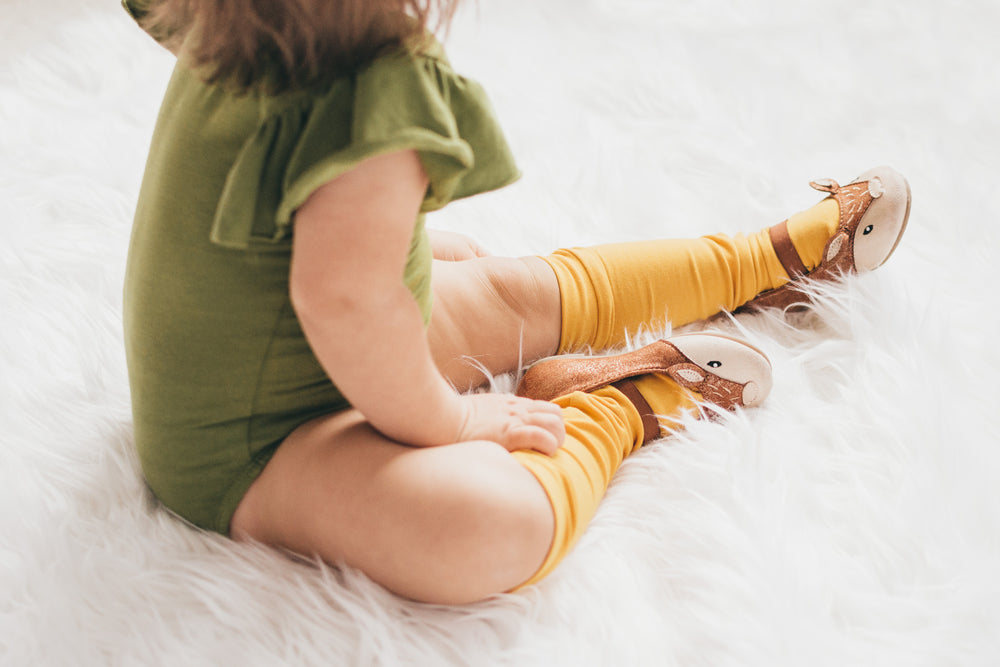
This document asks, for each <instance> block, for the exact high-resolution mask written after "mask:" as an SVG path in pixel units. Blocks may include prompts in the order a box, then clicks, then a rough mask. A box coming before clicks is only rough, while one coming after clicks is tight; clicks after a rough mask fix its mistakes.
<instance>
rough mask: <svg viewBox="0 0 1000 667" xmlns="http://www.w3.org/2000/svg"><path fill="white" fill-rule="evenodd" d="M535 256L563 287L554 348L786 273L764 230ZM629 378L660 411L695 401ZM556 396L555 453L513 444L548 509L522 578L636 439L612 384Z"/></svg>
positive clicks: (682, 311) (591, 503)
mask: <svg viewBox="0 0 1000 667" xmlns="http://www.w3.org/2000/svg"><path fill="white" fill-rule="evenodd" d="M820 236H821V235H820ZM817 239H818V240H817V241H816V243H820V242H821V241H822V239H821V238H818V237H817ZM816 243H814V244H813V245H816ZM821 251H822V245H819V252H821ZM800 254H803V253H800ZM812 254H816V253H815V252H814V253H812ZM543 259H545V261H546V262H547V263H548V264H549V266H551V267H552V270H553V271H554V272H555V274H556V278H557V280H558V283H559V288H560V293H561V299H562V335H561V340H560V345H559V351H560V352H568V351H573V350H579V349H583V348H591V349H603V348H608V347H613V346H616V345H620V344H622V343H623V342H625V340H626V337H627V336H628V335H629V334H631V333H634V332H636V331H637V330H638V329H639V328H640V327H643V326H648V327H652V328H654V329H657V328H663V327H664V326H665V325H666V324H667V323H668V322H669V323H670V324H672V325H674V326H681V325H684V324H687V323H690V322H694V321H696V320H700V319H704V318H707V317H710V316H712V315H714V314H716V313H718V312H719V311H723V310H728V311H731V310H735V309H736V308H737V307H739V306H740V305H742V304H743V303H745V302H747V301H749V300H750V299H751V298H753V297H754V296H756V295H757V294H759V293H760V292H762V291H764V290H768V289H773V288H775V287H778V286H780V285H781V284H783V283H784V282H786V281H787V280H788V275H787V274H786V273H785V270H784V268H782V266H781V263H780V262H779V261H778V258H777V256H776V255H775V253H774V250H773V248H772V247H771V242H770V239H769V236H768V232H767V230H764V231H761V232H759V233H756V234H751V235H748V236H743V235H738V236H735V237H728V236H723V235H715V236H706V237H702V238H699V239H691V240H681V241H673V240H671V241H655V242H645V241H644V242H637V243H623V244H614V245H604V246H598V247H594V248H574V249H571V250H559V251H557V252H556V253H554V254H553V255H550V256H548V257H545V258H543ZM817 261H818V260H817ZM637 386H638V389H639V391H640V393H642V395H643V397H644V398H645V399H646V400H647V401H648V402H649V403H650V406H651V407H652V408H653V410H654V411H655V412H656V413H657V414H658V415H665V416H668V417H669V416H670V415H674V414H678V413H679V412H680V411H682V410H684V409H685V408H688V407H690V406H692V405H693V403H694V401H695V400H697V396H693V395H692V394H691V393H690V392H687V391H686V390H684V389H682V388H681V387H679V386H678V385H677V384H676V383H674V382H672V381H671V380H670V379H668V378H665V377H659V376H647V377H645V378H642V379H640V380H639V382H637ZM555 402H556V403H557V404H559V405H560V406H561V407H562V408H563V417H564V419H565V422H566V440H565V442H564V444H563V446H562V447H561V448H560V449H559V450H558V451H557V452H556V454H555V455H553V456H546V455H544V454H540V453H538V452H534V451H518V452H515V453H514V456H515V457H517V459H518V460H519V461H520V462H521V463H522V464H523V465H524V466H525V467H526V468H527V469H528V470H530V471H531V473H532V474H533V475H534V476H535V477H536V478H537V479H538V481H539V483H540V484H541V485H542V487H543V488H544V489H545V492H546V494H547V495H548V498H549V501H550V502H551V504H552V511H553V515H554V517H555V535H554V537H553V540H552V545H551V547H550V550H549V553H548V556H547V557H546V559H545V562H544V563H543V564H542V566H541V568H540V569H539V570H538V572H537V573H536V574H535V575H534V576H533V577H532V578H531V579H529V580H528V581H527V582H525V584H524V585H527V584H531V583H534V582H537V581H539V580H540V579H542V578H543V577H545V576H546V575H547V574H549V573H550V572H551V571H552V570H553V569H554V568H555V566H556V565H557V564H558V563H559V562H560V561H561V560H562V558H563V557H564V556H565V555H566V553H568V552H569V550H570V549H571V548H572V547H573V545H574V544H575V543H576V541H577V540H578V539H579V538H580V535H581V534H582V533H583V531H584V530H585V528H586V526H587V524H588V523H589V522H590V519H591V518H592V517H593V516H594V513H595V512H596V511H597V505H598V503H599V502H600V500H601V498H603V496H604V494H605V492H606V491H607V488H608V484H609V483H610V481H611V477H612V475H614V473H615V471H616V470H617V469H618V467H619V466H620V465H621V463H622V461H623V460H624V459H625V457H626V456H628V455H629V454H630V453H631V452H633V451H634V450H635V449H637V448H638V447H639V446H640V444H641V443H642V439H643V426H642V422H641V420H640V417H639V414H638V412H637V411H636V409H635V408H634V407H633V406H632V403H631V402H630V401H629V400H628V399H627V398H626V397H625V396H624V395H623V394H622V393H621V392H619V391H618V390H617V389H615V388H613V387H606V388H603V389H599V390H596V391H593V392H590V393H580V392H576V393H573V394H570V395H568V396H564V397H561V398H558V399H556V401H555Z"/></svg>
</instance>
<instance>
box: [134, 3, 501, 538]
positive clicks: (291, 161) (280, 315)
mask: <svg viewBox="0 0 1000 667" xmlns="http://www.w3.org/2000/svg"><path fill="white" fill-rule="evenodd" d="M133 9H134V8H133ZM403 149H415V150H416V151H417V152H418V154H419V156H420V159H421V162H422V164H423V166H424V169H425V170H426V172H427V175H428V177H429V179H430V186H429V188H428V190H427V194H426V197H425V199H424V202H423V206H422V212H426V211H430V210H434V209H438V208H440V207H442V206H444V205H445V204H447V203H448V202H449V201H452V200H454V199H457V198H460V197H467V196H470V195H473V194H476V193H479V192H484V191H486V190H491V189H495V188H499V187H502V186H504V185H506V184H508V183H510V182H512V181H513V180H515V179H516V178H517V176H518V172H517V170H516V168H515V167H514V163H513V160H512V158H511V155H510V151H509V149H508V147H507V144H506V142H505V141H504V139H503V136H502V134H501V133H500V130H499V128H498V126H497V123H496V121H495V119H494V116H493V113H492V111H491V109H490V106H489V103H488V101H487V100H486V97H485V94H484V93H483V91H482V89H481V88H480V87H479V86H478V85H477V84H475V83H474V82H471V81H469V80H468V79H465V78H463V77H461V76H459V75H457V74H455V72H454V71H453V70H452V69H451V67H450V65H449V64H448V62H447V60H446V59H445V57H444V54H443V52H442V51H441V49H440V47H439V46H437V45H436V44H435V45H432V46H430V47H427V48H425V49H424V50H422V51H421V52H420V53H414V52H412V51H410V50H402V49H401V50H399V51H398V52H396V53H393V54H390V55H385V56H382V57H380V58H378V59H377V60H375V61H373V62H371V63H370V64H368V65H367V66H365V67H364V68H362V69H361V70H359V71H357V72H355V73H354V74H353V75H350V76H345V77H341V78H339V79H336V80H334V81H332V82H329V83H326V84H324V85H322V86H317V87H314V88H310V89H304V90H296V91H292V92H287V93H283V94H279V95H266V94H263V93H259V92H253V91H251V92H249V93H244V94H239V93H237V92H235V91H233V90H231V89H230V88H228V87H227V86H226V85H223V84H217V85H208V84H205V83H204V82H203V81H202V80H201V79H200V78H199V77H198V76H197V75H196V73H195V72H194V71H193V69H191V68H190V67H189V66H188V64H187V63H186V61H185V58H184V56H183V55H182V56H181V58H180V59H179V61H178V63H177V66H176V68H175V70H174V74H173V76H172V78H171V80H170V83H169V86H168V88H167V91H166V95H165V98H164V101H163V105H162V108H161V111H160V116H159V119H158V121H157V125H156V130H155V133H154V136H153V140H152V145H151V147H150V152H149V160H148V162H147V165H146V171H145V176H144V178H143V183H142V189H141V192H140V195H139V202H138V206H137V209H136V214H135V224H134V227H133V232H132V240H131V245H130V249H129V257H128V267H127V273H126V279H125V303H124V314H125V343H126V353H127V357H128V367H129V381H130V385H131V392H132V409H133V415H134V420H135V439H136V446H137V448H138V451H139V456H140V460H141V462H142V468H143V472H144V474H145V476H146V480H147V481H148V483H149V485H150V487H151V488H152V490H153V492H154V493H155V494H156V495H157V496H158V497H159V498H160V500H161V501H162V502H163V503H164V504H165V505H166V506H167V507H169V508H170V509H171V510H173V511H174V512H175V513H177V514H178V515H180V516H181V517H183V518H185V519H187V520H188V521H190V522H192V523H193V524H195V525H197V526H200V527H202V528H206V529H209V530H214V531H218V532H220V533H224V534H225V533H228V531H229V522H230V519H231V517H232V515H233V512H234V511H235V509H236V506H237V505H238V504H239V502H240V500H241V498H242V497H243V495H244V494H245V493H246V490H247V488H248V487H249V486H250V484H251V483H252V482H253V480H254V479H255V478H256V477H257V475H258V474H260V472H261V470H262V469H263V467H264V465H265V464H266V463H267V462H268V460H269V459H270V457H271V455H272V454H273V453H274V451H275V449H276V448H277V447H278V446H279V445H280V444H281V442H282V441H283V440H284V438H285V437H286V436H287V435H288V434H289V433H290V432H291V431H292V430H293V429H295V428H296V427H297V426H299V425H300V424H302V423H303V422H305V421H307V420H309V419H312V418H314V417H317V416H319V415H323V414H327V413H330V412H334V411H337V410H342V409H345V408H346V407H347V406H348V402H347V401H346V400H345V399H344V397H343V396H342V395H341V394H340V393H339V392H338V391H337V388H336V387H335V386H334V385H333V383H332V382H331V381H330V379H329V377H328V376H327V374H326V372H325V371H324V370H323V368H322V367H321V366H320V364H319V362H318V361H317V360H316V358H315V356H314V355H313V352H312V350H311V349H310V347H309V344H308V343H307V342H306V339H305V337H304V335H303V333H302V330H301V328H300V327H299V322H298V320H297V319H296V315H295V312H294V310H293V309H292V305H291V302H290V300H289V295H288V274H289V266H290V260H291V236H292V234H293V233H294V218H295V211H296V209H297V208H298V207H299V206H301V205H302V204H303V203H304V202H305V200H306V199H307V198H308V197H309V195H310V194H311V193H312V192H313V191H315V190H316V189H317V188H318V187H319V186H321V185H323V184H324V183H326V182H328V181H330V180H332V179H334V178H336V177H337V176H338V175H340V174H343V173H344V172H346V171H349V170H350V169H352V168H353V167H354V166H355V165H357V164H358V162H360V161H361V160H364V159H365V158H368V157H371V156H373V155H376V154H381V153H386V152H391V151H397V150H403ZM430 269H431V250H430V247H429V243H428V240H427V235H426V232H425V231H424V228H423V215H422V214H421V216H420V218H419V219H418V220H417V221H415V225H414V235H413V241H412V243H411V247H410V255H409V259H408V262H407V265H406V269H405V276H404V281H405V282H406V284H407V286H408V287H409V288H410V290H411V291H412V292H413V294H414V296H415V298H416V300H417V302H418V303H419V305H420V307H421V309H422V312H423V314H424V318H425V321H427V320H428V319H429V317H430V309H431V293H430ZM359 279H363V277H360V278H359Z"/></svg>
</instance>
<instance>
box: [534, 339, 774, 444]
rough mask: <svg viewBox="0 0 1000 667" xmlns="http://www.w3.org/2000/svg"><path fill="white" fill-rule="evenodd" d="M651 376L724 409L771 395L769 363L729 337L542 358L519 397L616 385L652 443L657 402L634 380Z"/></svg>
mask: <svg viewBox="0 0 1000 667" xmlns="http://www.w3.org/2000/svg"><path fill="white" fill-rule="evenodd" d="M650 374H658V375H660V376H663V377H665V378H669V380H671V381H672V382H673V383H676V385H679V386H680V387H683V388H685V389H689V390H691V391H694V392H697V393H698V394H700V395H701V397H702V399H703V400H704V401H706V402H708V403H712V404H714V405H717V406H718V407H720V408H723V409H726V410H734V409H737V408H743V407H754V406H757V405H760V403H761V402H763V400H764V399H765V398H766V397H767V395H768V394H769V393H770V391H771V364H770V362H769V361H768V359H767V357H766V356H764V353H763V352H761V351H759V350H757V349H756V348H753V347H751V346H750V345H747V344H746V343H743V342H741V341H738V340H735V339H732V338H728V337H726V336H720V335H717V334H688V335H682V336H675V337H673V338H670V339H666V340H659V341H656V342H655V343H652V344H650V345H647V346H646V347H643V348H640V349H638V350H634V351H632V352H626V353H624V354H619V355H614V356H607V357H580V356H559V357H550V358H549V359H543V360H542V361H539V362H538V363H536V364H534V365H532V366H531V367H530V368H528V370H527V371H526V372H525V374H524V377H523V378H522V379H521V382H520V383H519V384H518V387H517V392H516V393H517V395H518V396H524V397H527V398H534V399H537V400H544V401H549V400H552V399H554V398H558V397H560V396H566V395H567V394H571V393H573V392H575V391H583V392H587V391H592V390H594V389H600V388H602V387H606V386H608V385H613V386H614V387H615V388H616V389H618V390H619V391H621V392H622V393H623V394H624V395H625V396H626V397H627V398H628V399H629V400H630V401H631V402H632V404H633V405H634V406H635V407H636V409H637V410H638V412H639V415H640V417H642V420H643V426H644V428H645V438H644V442H648V441H649V440H653V439H654V438H656V437H659V434H660V428H659V423H658V421H657V419H656V416H655V412H654V410H653V409H652V408H651V407H650V403H654V404H655V403H656V402H657V401H656V400H655V397H652V396H643V394H642V393H640V391H639V389H638V388H637V387H636V384H635V382H634V381H635V380H637V379H639V378H641V377H642V376H647V375H650Z"/></svg>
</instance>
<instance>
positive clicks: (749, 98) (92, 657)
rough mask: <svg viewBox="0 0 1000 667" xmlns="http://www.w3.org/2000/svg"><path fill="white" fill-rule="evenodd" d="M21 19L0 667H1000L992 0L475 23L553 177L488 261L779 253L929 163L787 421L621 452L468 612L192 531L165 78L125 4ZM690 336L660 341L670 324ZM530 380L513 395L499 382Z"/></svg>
mask: <svg viewBox="0 0 1000 667" xmlns="http://www.w3.org/2000/svg"><path fill="white" fill-rule="evenodd" d="M3 4H4V7H3V20H2V24H0V128H2V130H0V225H2V230H3V241H2V242H0V312H2V313H3V315H2V318H3V325H2V327H0V428H2V430H0V442H2V446H0V535H2V538H0V661H2V662H3V663H4V664H10V665H38V664H52V665H63V664H105V663H107V664H165V665H181V664H183V665H215V664H246V665H271V664H359V665H361V664H364V665H367V664H373V665H374V664H379V665H382V664H385V665H393V664H420V665H423V664H476V665H478V664H499V665H532V664H538V665H543V664H544V665H551V664H564V665H609V664H664V665H671V664H679V665H702V664H703V665H775V664H788V665H803V664H808V665H844V664H864V665H890V664H891V665H987V664H996V661H997V660H998V658H1000V573H998V567H1000V498H998V494H997V493H996V480H997V479H998V478H1000V449H998V444H1000V443H998V440H1000V417H998V410H997V406H996V402H997V398H998V390H997V386H998V384H997V383H998V381H1000V346H997V345H996V344H995V343H994V342H993V341H992V336H994V335H996V332H997V331H998V330H1000V329H998V324H1000V323H998V321H997V319H998V317H997V308H996V307H997V305H998V300H997V298H996V295H995V283H996V273H995V272H994V271H993V268H994V267H993V266H992V263H993V262H994V261H996V256H994V255H993V252H996V251H997V249H998V245H997V241H998V238H997V235H998V231H997V229H998V223H1000V208H998V204H997V198H996V195H995V193H994V192H993V189H992V184H993V183H995V182H1000V163H998V159H997V154H998V152H1000V150H998V149H1000V141H998V139H1000V121H998V118H1000V116H998V115H997V113H996V107H997V106H998V104H1000V87H998V85H997V78H996V76H997V71H998V67H1000V62H998V58H997V49H996V46H995V32H996V27H997V26H998V25H1000V7H998V5H997V4H996V3H995V2H992V1H991V0H956V1H955V2H949V3H940V2H930V1H929V0H911V1H910V2H905V3H903V2H900V3H862V2H858V1H857V0H848V1H846V2H842V3H839V4H832V3H826V4H819V3H800V2H796V1H795V0H767V1H764V0H747V1H742V2H737V1H735V0H705V1H704V2H698V3H675V2H661V1H659V0H591V1H589V2H570V0H546V1H545V2H535V1H534V0H504V1H502V2H501V1H500V0H480V1H479V2H478V3H472V4H471V5H470V6H469V7H468V8H466V10H465V11H464V12H463V13H462V14H461V15H460V16H459V18H458V20H457V21H456V23H455V25H454V27H453V29H452V31H451V34H450V36H449V37H448V42H447V43H448V46H449V50H450V53H451V58H452V61H453V62H454V64H455V65H456V68H457V69H459V70H460V71H462V72H465V73H468V74H469V75H471V76H474V77H475V78H478V79H479V80H480V81H482V82H483V83H484V84H485V86H486V87H487V89H488V90H489V91H491V94H492V97H493V100H494V102H495V106H496V107H497V110H498V112H499V115H500V118H501V120H502V122H503V124H504V126H505V128H506V130H507V132H508V133H509V138H510V141H511V143H512V145H513V146H514V148H515V152H516V154H517V155H518V157H519V162H520V165H521V167H522V169H523V170H524V172H525V178H524V179H523V180H522V181H521V182H520V183H518V184H517V185H515V186H513V187H511V188H509V189H507V190H505V191H503V192H500V193H497V194H493V195H488V196H483V197H479V198H476V199H474V200H471V201H467V202H463V203H459V204H456V205H453V206H452V207H450V208H449V209H447V210H446V211H444V212H442V213H441V214H438V215H435V216H434V217H433V220H432V222H433V223H434V224H436V225H437V226H439V227H444V228H450V229H455V230H463V231H466V232H469V233H471V234H472V235H474V236H476V237H477V238H478V239H480V240H481V241H482V242H484V243H485V244H486V245H487V246H488V247H490V248H491V249H493V250H494V251H495V252H498V253H504V254H524V253H543V252H547V251H549V250H551V249H553V248H555V247H557V246H562V245H576V244H590V243H597V242H605V241H613V240H625V239H643V238H654V237H671V236H692V235H698V234H701V233H708V232H712V231H717V230H721V231H726V232H736V231H740V230H753V229H756V228H759V227H762V226H764V225H767V224H771V223H773V222H777V221H778V220H780V219H782V218H783V217H784V216H786V215H788V214H789V213H791V212H793V211H795V210H798V209H801V208H804V207H806V206H808V205H811V204H812V203H813V202H814V201H816V199H817V195H816V193H814V192H813V191H811V190H809V189H808V188H807V187H806V182H807V181H808V180H810V179H813V178H817V177H825V176H831V177H834V178H836V179H838V180H841V182H843V181H846V180H849V179H850V178H852V177H853V176H854V175H856V174H858V173H860V172H861V171H863V170H865V169H867V168H868V167H870V166H873V165H875V164H879V163H889V164H892V165H894V166H895V167H897V168H898V169H899V170H901V171H902V172H903V173H904V174H906V175H907V176H908V178H909V179H910V182H911V184H912V187H913V193H914V198H913V213H912V218H911V223H910V229H909V231H908V232H907V236H906V238H905V240H904V242H903V244H902V245H901V247H900V248H899V250H898V252H897V254H896V255H895V256H894V257H893V259H892V260H891V261H890V263H889V264H888V265H887V266H885V267H884V268H882V269H880V270H879V271H878V272H876V273H874V274H871V275H868V276H864V277H861V278H858V279H853V280H850V281H849V282H848V283H846V284H845V285H843V286H839V287H835V288H831V289H829V290H826V291H825V293H824V295H823V296H822V297H821V303H820V306H819V307H818V308H817V309H816V310H815V311H814V312H813V313H812V314H810V315H807V316H805V317H801V318H799V319H797V320H795V321H785V320H783V319H781V318H778V317H775V316H773V315H759V316H754V317H748V316H743V317H740V318H738V319H737V320H736V321H734V322H723V323H722V324H717V325H715V326H716V328H723V329H725V330H729V331H738V332H739V333H741V334H742V335H744V336H746V337H747V338H748V339H750V340H751V341H752V342H753V344H755V345H757V346H759V347H761V348H763V349H764V350H765V351H766V352H767V353H768V354H769V355H770V356H771V358H772V360H773V362H774V368H775V390H774V392H773V394H772V396H771V398H770V400H769V401H768V403H767V404H766V406H765V407H763V408H761V409H758V410H753V411H748V412H746V413H744V414H740V415H736V416H732V417H729V418H725V419H723V420H721V421H717V422H702V423H692V424H690V428H689V429H688V430H687V431H686V432H685V433H684V434H683V435H680V436H677V437H673V438H671V439H668V440H666V441H664V442H662V443H660V444H656V445H653V446H651V447H649V448H648V449H645V450H643V451H641V452H639V453H638V454H637V455H636V456H634V457H633V458H632V459H630V460H629V461H627V462H626V464H625V466H624V467H623V469H622V471H621V472H620V474H619V475H618V477H617V478H616V479H615V481H614V483H613V485H612V488H611V490H610V493H609V495H608V498H607V499H606V501H605V502H604V504H603V505H602V506H601V509H600V512H599V513H598V515H597V517H596V520H595V521H594V522H593V524H592V526H591V528H590V530H589V531H588V532H587V533H586V535H585V536H584V538H583V540H582V542H581V543H580V545H579V547H578V548H577V549H576V550H575V551H574V552H573V553H572V554H571V555H570V557H569V558H568V559H567V560H566V561H565V563H564V564H563V565H562V566H561V567H560V568H559V569H558V571H557V572H556V573H555V574H554V575H553V576H551V577H550V578H549V579H548V580H546V581H544V582H543V583H542V584H541V585H539V586H537V587H534V588H532V589H531V590H528V591H525V592H523V593H520V594H517V595H507V596H499V597H497V598H495V599H493V600H490V601H488V602H484V603H482V604H477V605H473V606H470V607H467V608H439V607H432V606H426V605H420V604H415V603H412V602H409V601H405V600H401V599H398V598H396V597H394V596H392V595H390V594H388V593H386V592H385V591H383V590H382V589H380V588H379V587H378V586H376V585H374V584H372V583H371V582H370V581H368V580H367V579H366V578H365V577H364V576H362V575H361V574H359V573H356V572H351V571H336V570H331V569H321V568H317V567H314V566H312V565H310V564H307V563H297V562H292V561H290V560H288V559H286V558H285V557H283V556H281V555H278V554H276V553H273V552H270V551H267V550H265V549H260V548H253V547H248V546H240V545H234V544H231V543H230V542H228V541H227V540H225V539H222V538H220V537H217V536H212V535H206V534H201V533H197V532H194V531H192V530H191V529H189V528H187V527H186V526H184V525H182V524H181V523H179V522H177V521H175V520H174V519H172V518H170V517H169V516H168V515H167V514H166V513H165V512H164V511H162V510H161V509H160V508H158V507H157V506H156V504H155V503H154V502H153V501H152V500H151V498H150V496H149V494H148V493H147V491H146V490H145V487H144V485H143V483H142V481H141V477H140V473H139V470H138V467H137V463H136V458H135V455H134V454H133V451H132V442H131V426H130V414H129V397H128V390H127V386H126V373H125V366H124V358H123V353H122V334H121V325H120V314H121V306H120V293H121V287H122V279H123V265H124V260H125V254H126V248H127V243H128V236H129V226H130V219H131V215H132V212H133V209H134V203H135V200H136V195H137V190H138V184H139V179H140V176H141V172H142V167H143V161H144V158H145V151H146V146H147V144H148V141H149V136H150V132H151V129H152V126H153V122H154V120H155V115H156V111H157V107H158V103H159V96H160V94H161V92H162V89H163V86H164V84H165V81H166V78H167V76H168V74H169V70H170V67H171V58H170V56H169V55H168V54H166V53H165V52H163V51H161V50H160V49H159V48H158V47H157V46H156V45H154V44H153V43H152V42H151V41H150V40H149V39H148V38H146V37H145V35H143V34H142V33H140V32H139V31H138V29H136V28H135V27H134V26H133V25H132V24H131V22H130V21H129V19H128V18H127V17H126V16H125V15H124V13H123V12H121V11H120V10H119V9H118V7H117V4H116V3H115V2H113V1H112V0H50V1H49V2H46V3H38V2H30V1H29V0H5V2H4V3H3ZM660 333H662V332H660ZM510 382H511V378H500V379H499V380H498V386H499V387H500V388H503V387H509V386H510Z"/></svg>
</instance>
